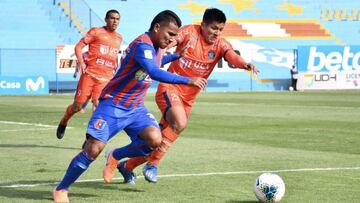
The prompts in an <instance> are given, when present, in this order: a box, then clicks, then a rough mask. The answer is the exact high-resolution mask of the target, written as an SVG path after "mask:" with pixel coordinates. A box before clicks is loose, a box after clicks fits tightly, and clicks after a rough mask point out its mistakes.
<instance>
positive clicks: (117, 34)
mask: <svg viewBox="0 0 360 203" xmlns="http://www.w3.org/2000/svg"><path fill="white" fill-rule="evenodd" d="M115 34H116V37H117V38H120V39H121V40H122V39H123V36H122V35H121V34H120V33H118V32H115Z"/></svg>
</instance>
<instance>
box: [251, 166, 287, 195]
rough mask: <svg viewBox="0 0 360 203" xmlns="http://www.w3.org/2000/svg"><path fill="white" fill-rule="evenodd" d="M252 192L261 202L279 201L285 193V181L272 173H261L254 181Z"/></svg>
mask: <svg viewBox="0 0 360 203" xmlns="http://www.w3.org/2000/svg"><path fill="white" fill-rule="evenodd" d="M254 193H255V196H256V198H257V199H258V200H259V201H261V202H279V201H280V200H281V198H282V197H283V196H284V194H285V183H284V181H283V180H282V179H281V178H280V176H278V175H276V174H274V173H263V174H261V175H260V176H259V177H258V178H257V179H256V181H255V185H254Z"/></svg>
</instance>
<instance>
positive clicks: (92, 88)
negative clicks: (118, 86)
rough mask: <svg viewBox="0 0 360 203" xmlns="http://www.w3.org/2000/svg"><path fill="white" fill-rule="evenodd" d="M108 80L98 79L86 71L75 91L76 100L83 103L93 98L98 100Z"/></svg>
mask: <svg viewBox="0 0 360 203" xmlns="http://www.w3.org/2000/svg"><path fill="white" fill-rule="evenodd" d="M107 83H108V81H102V80H98V79H96V78H95V77H92V76H90V75H88V74H87V73H84V74H82V75H81V76H80V79H79V82H78V86H77V88H76V93H75V101H76V102H78V103H81V104H84V103H86V102H87V101H88V100H89V99H90V97H91V100H92V101H94V100H97V99H98V98H99V96H100V94H101V91H102V90H103V89H104V87H105V86H106V84H107Z"/></svg>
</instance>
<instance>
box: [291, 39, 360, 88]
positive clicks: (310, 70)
mask: <svg viewBox="0 0 360 203" xmlns="http://www.w3.org/2000/svg"><path fill="white" fill-rule="evenodd" d="M359 58H360V46H300V47H298V55H297V67H298V72H299V76H298V82H297V88H298V89H299V90H306V89H360V61H359Z"/></svg>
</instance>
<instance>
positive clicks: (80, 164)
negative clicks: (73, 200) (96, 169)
mask: <svg viewBox="0 0 360 203" xmlns="http://www.w3.org/2000/svg"><path fill="white" fill-rule="evenodd" d="M93 161H94V160H93V159H92V158H90V157H89V156H88V155H87V153H86V152H85V151H82V152H80V153H79V154H78V155H76V156H75V157H74V158H73V160H72V161H71V162H70V165H69V168H68V169H67V171H66V173H65V176H64V178H63V179H62V181H61V182H60V184H59V185H58V186H57V187H56V190H62V189H65V190H68V189H69V187H70V185H71V184H73V183H74V182H75V181H76V180H77V179H78V178H79V177H80V175H81V174H82V173H83V172H84V171H86V169H87V168H88V167H89V165H90V164H91V162H93Z"/></svg>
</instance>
